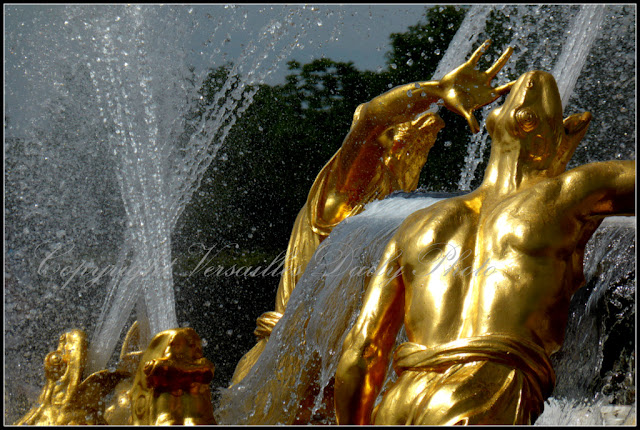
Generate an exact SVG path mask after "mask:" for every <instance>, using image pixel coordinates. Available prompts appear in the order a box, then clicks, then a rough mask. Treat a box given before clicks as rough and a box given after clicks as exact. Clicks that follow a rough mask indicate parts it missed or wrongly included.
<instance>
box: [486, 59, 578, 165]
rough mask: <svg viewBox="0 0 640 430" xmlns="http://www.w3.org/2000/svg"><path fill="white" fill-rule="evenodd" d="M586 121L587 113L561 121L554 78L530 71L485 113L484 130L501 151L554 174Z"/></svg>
mask: <svg viewBox="0 0 640 430" xmlns="http://www.w3.org/2000/svg"><path fill="white" fill-rule="evenodd" d="M590 120H591V114H589V113H588V112H585V113H584V114H576V115H571V116H570V117H568V118H566V119H565V120H563V118H562V101H561V100H560V92H559V91H558V85H557V84H556V81H555V79H554V78H553V76H552V75H551V74H550V73H547V72H542V71H532V72H527V73H525V74H523V75H522V76H520V78H518V80H517V81H516V82H515V84H514V85H513V87H512V88H511V91H510V93H509V96H508V97H507V99H506V100H505V102H504V104H503V105H502V106H500V107H498V108H496V109H494V110H493V111H492V112H491V113H490V114H489V116H488V118H487V131H488V132H489V134H490V135H491V137H492V139H493V141H494V144H497V145H500V147H501V150H502V152H503V153H504V152H505V151H509V150H514V151H519V154H520V157H519V158H520V160H521V161H523V162H524V163H525V164H528V165H530V166H531V167H532V168H534V169H537V170H546V171H548V172H549V173H550V174H552V175H555V174H558V173H560V172H562V171H564V169H565V167H566V165H567V163H568V162H569V160H570V159H571V157H572V156H573V153H574V151H575V149H576V147H577V145H578V143H579V142H580V140H581V139H582V137H583V136H584V134H585V133H586V130H587V126H588V124H589V121H590Z"/></svg>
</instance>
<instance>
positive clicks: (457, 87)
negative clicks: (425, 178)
mask: <svg viewBox="0 0 640 430" xmlns="http://www.w3.org/2000/svg"><path fill="white" fill-rule="evenodd" d="M488 44H489V41H487V42H485V44H483V45H482V46H481V47H480V48H479V49H478V51H477V52H476V53H475V54H474V56H473V57H472V58H471V59H470V60H469V61H468V62H467V63H465V65H463V66H461V67H459V68H458V69H456V70H455V71H454V72H451V73H449V74H448V75H446V76H445V77H444V78H443V79H442V80H441V81H440V82H436V81H429V82H416V83H411V84H407V85H401V86H398V87H395V88H393V89H392V90H390V91H387V92H386V93H384V94H382V95H380V96H378V97H375V98H374V99H372V100H371V101H369V102H367V103H364V104H361V105H360V106H358V108H357V109H356V111H355V114H354V116H353V122H352V123H351V129H350V130H349V133H348V134H347V136H346V138H345V140H344V142H343V143H342V147H341V148H340V149H339V150H338V151H337V152H336V153H335V154H334V156H333V157H332V158H331V160H330V161H329V162H328V163H327V164H326V165H325V166H324V167H323V169H322V170H321V171H320V173H319V174H318V177H317V178H316V180H315V182H314V183H313V186H312V187H311V190H310V191H309V196H308V197H307V202H306V204H305V205H304V207H303V208H302V210H301V211H300V213H299V214H298V217H297V218H296V221H295V224H294V226H293V232H292V233H291V238H290V239H289V245H288V248H287V253H286V256H285V261H284V271H283V274H282V277H281V278H280V284H279V286H278V291H277V294H276V306H275V311H272V312H267V313H265V314H263V315H261V316H260V317H259V318H258V328H257V329H256V331H255V332H254V333H255V335H256V336H257V338H258V343H257V344H256V345H255V346H254V347H253V349H251V350H250V351H249V352H248V353H247V354H245V356H244V357H242V359H241V360H240V361H239V362H238V365H237V366H236V370H235V373H234V375H233V378H232V381H231V384H232V385H235V384H237V383H238V382H240V381H241V380H242V379H243V378H244V377H245V376H246V375H247V373H248V372H249V370H250V369H251V368H252V366H253V365H254V364H255V363H256V361H257V360H258V358H259V357H260V354H261V353H262V351H263V350H264V348H265V346H266V342H267V339H268V337H269V335H270V334H271V331H272V330H273V327H274V326H275V324H276V323H277V322H278V320H279V319H280V317H282V314H283V313H284V311H285V308H286V306H287V302H288V301H289V297H290V296H291V292H292V291H293V289H294V288H295V285H296V283H297V282H298V280H299V279H300V277H301V276H302V274H303V273H304V270H305V268H306V266H307V264H308V263H309V261H310V260H311V257H312V256H313V253H314V252H315V251H316V248H317V247H318V246H319V245H320V243H321V242H322V241H323V240H324V239H326V238H327V237H328V236H329V233H331V231H332V230H333V228H334V227H335V226H336V225H338V224H339V223H340V222H341V221H342V220H344V219H345V218H347V217H349V216H353V215H356V214H358V213H360V212H361V211H362V210H363V209H364V206H365V205H366V204H367V203H369V202H371V201H373V200H376V199H383V198H385V197H386V196H387V195H389V194H390V193H392V192H393V191H396V190H403V191H405V192H410V191H414V190H415V189H416V187H417V186H418V180H419V178H420V171H421V170H422V167H423V166H424V164H425V162H426V161H427V156H428V154H429V150H430V149H431V148H432V147H433V145H434V143H435V140H436V136H437V134H438V131H440V130H441V129H442V128H443V127H444V122H443V121H442V119H441V118H440V117H439V116H438V115H437V114H435V113H424V112H426V111H427V110H428V109H429V107H430V106H431V105H432V104H434V103H437V102H438V101H439V100H444V103H445V106H446V107H447V108H449V109H450V110H452V111H453V112H456V113H458V114H460V115H463V116H464V117H465V118H466V119H467V121H468V122H469V126H470V127H471V130H472V132H474V133H476V132H478V131H479V126H478V122H477V121H476V119H475V117H474V116H473V114H472V112H473V111H474V110H475V109H477V108H479V107H481V106H484V105H486V104H489V103H491V102H493V101H494V100H495V99H497V98H498V97H499V96H500V95H501V94H504V93H505V92H507V91H508V90H509V88H510V84H507V85H505V86H502V87H499V88H494V87H491V85H490V81H491V79H493V77H494V76H495V75H496V74H497V73H498V72H499V71H500V69H501V68H502V67H503V66H504V64H505V63H506V62H507V60H508V58H509V56H510V55H511V53H512V49H511V48H509V49H507V51H505V53H504V54H503V55H502V56H501V57H500V59H498V61H496V63H495V64H494V65H493V66H492V67H491V69H490V70H488V71H487V72H485V73H479V72H477V71H475V70H473V66H474V65H475V64H476V63H477V61H478V59H479V58H480V55H481V54H482V52H484V50H485V49H486V47H487V46H488ZM450 92H454V93H455V96H451V95H450V94H449V93H450ZM423 113H424V114H423ZM419 114H423V115H421V116H419V117H418V118H416V116H418V115H419Z"/></svg>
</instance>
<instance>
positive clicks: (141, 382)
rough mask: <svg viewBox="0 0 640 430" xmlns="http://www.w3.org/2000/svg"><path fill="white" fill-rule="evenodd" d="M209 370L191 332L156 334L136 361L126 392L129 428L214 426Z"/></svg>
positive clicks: (211, 372)
mask: <svg viewBox="0 0 640 430" xmlns="http://www.w3.org/2000/svg"><path fill="white" fill-rule="evenodd" d="M213 370H214V367H213V364H211V362H210V361H209V360H207V359H206V358H205V357H203V355H202V342H201V341H200V337H199V336H198V335H197V333H196V332H195V331H194V330H193V329H191V328H180V329H173V330H165V331H163V332H160V333H158V334H157V335H155V336H154V338H153V339H152V340H151V343H150V344H149V347H148V348H147V349H146V350H145V351H144V353H143V354H142V356H141V357H140V364H139V366H138V370H137V372H136V375H135V377H134V380H133V384H132V387H131V389H130V391H129V397H128V399H129V402H128V403H129V404H130V408H131V423H130V424H134V425H195V424H215V419H214V417H213V405H212V403H211V389H210V387H209V384H210V383H211V380H212V379H213Z"/></svg>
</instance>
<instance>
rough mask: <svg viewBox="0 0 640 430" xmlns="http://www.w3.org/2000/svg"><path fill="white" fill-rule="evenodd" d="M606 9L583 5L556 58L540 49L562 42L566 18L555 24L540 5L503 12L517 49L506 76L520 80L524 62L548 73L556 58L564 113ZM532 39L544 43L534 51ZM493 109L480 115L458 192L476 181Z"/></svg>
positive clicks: (600, 6)
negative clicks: (535, 22) (533, 20)
mask: <svg viewBox="0 0 640 430" xmlns="http://www.w3.org/2000/svg"><path fill="white" fill-rule="evenodd" d="M524 8H530V10H527V11H526V13H525V14H523V13H522V9H524ZM604 9H605V7H604V5H583V6H582V7H581V9H580V12H579V13H578V14H577V15H576V16H575V18H573V22H572V23H571V27H570V30H568V31H566V40H565V42H564V44H562V51H561V52H560V54H559V55H557V57H556V55H554V50H551V49H541V48H543V47H545V46H547V47H548V41H549V40H556V41H557V40H562V39H563V38H562V36H563V34H562V33H564V31H563V29H564V26H565V25H566V19H567V17H557V18H556V19H555V23H554V22H553V21H554V19H553V17H554V15H552V14H549V13H543V10H542V6H540V5H537V6H521V7H519V8H518V9H516V10H515V11H509V10H507V11H504V10H503V12H505V13H507V14H508V15H509V17H510V21H509V26H510V27H509V28H510V29H512V30H514V32H513V34H514V35H513V38H512V40H511V41H510V42H509V46H512V47H513V48H514V54H513V55H512V56H511V59H510V60H509V62H508V63H507V65H506V66H505V69H504V74H507V75H508V74H510V75H512V76H514V75H515V76H517V74H516V73H515V70H516V68H517V67H522V63H523V62H526V64H527V66H528V67H527V70H532V69H534V68H540V69H541V70H548V69H549V64H550V63H551V62H552V61H553V58H554V57H556V59H555V66H554V68H553V71H552V72H551V74H552V75H553V76H554V77H555V79H556V82H557V84H558V90H559V91H560V96H561V100H562V107H563V109H564V108H565V107H566V106H567V104H568V102H569V99H570V97H571V94H572V93H573V89H574V87H575V85H576V82H577V79H578V76H580V73H581V72H582V69H583V67H584V64H585V61H586V58H587V54H588V53H589V51H590V49H591V46H592V45H593V42H594V41H595V40H596V39H597V37H598V36H599V35H600V22H601V21H602V19H603V16H604ZM517 11H519V12H520V13H518V12H517ZM531 16H533V17H535V18H536V19H539V22H538V23H537V24H536V25H535V26H533V25H531V22H530V21H529V19H527V18H528V17H531ZM563 18H564V19H563ZM548 21H551V22H548ZM534 33H541V34H534ZM529 38H533V39H534V40H535V39H538V38H540V39H541V41H542V42H543V43H539V44H538V45H537V46H536V45H534V48H532V46H531V43H530V42H529ZM521 72H522V71H521ZM493 107H494V106H493V105H489V106H485V107H484V108H483V109H482V111H481V112H480V115H481V117H482V122H481V126H480V129H481V130H482V132H481V133H478V134H475V135H473V136H472V137H471V139H470V141H469V145H468V146H467V156H466V157H465V163H466V166H465V167H464V168H463V170H462V171H461V172H460V180H459V181H458V189H460V190H470V189H471V182H472V181H473V180H474V179H475V177H476V170H477V168H478V166H479V165H480V164H481V163H482V161H483V158H484V153H485V150H486V148H487V144H488V141H489V133H487V131H486V129H485V120H486V118H487V116H488V113H489V112H490V111H491V110H492V109H493Z"/></svg>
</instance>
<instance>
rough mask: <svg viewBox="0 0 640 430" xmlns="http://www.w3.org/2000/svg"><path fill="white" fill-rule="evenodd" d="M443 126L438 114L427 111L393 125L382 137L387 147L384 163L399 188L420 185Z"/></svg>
mask: <svg viewBox="0 0 640 430" xmlns="http://www.w3.org/2000/svg"><path fill="white" fill-rule="evenodd" d="M443 127H444V122H443V121H442V119H441V118H440V117H439V116H438V115H435V114H425V115H422V116H421V117H419V118H417V119H415V120H413V121H407V122H404V123H401V124H396V125H394V126H391V127H389V128H388V129H386V130H385V131H384V133H383V134H382V136H381V137H380V138H379V139H378V140H379V142H380V143H381V144H382V145H383V147H384V149H385V152H384V155H383V159H384V164H385V166H386V167H387V169H388V171H389V173H390V175H391V176H392V177H393V180H394V182H395V183H396V185H397V187H398V188H400V189H402V190H403V191H406V192H410V191H413V190H414V189H415V188H416V186H417V185H418V180H419V178H420V171H421V170H422V167H423V166H424V163H425V162H426V161H427V156H428V155H429V150H430V149H431V148H432V147H433V145H434V143H435V141H436V136H437V134H438V131H440V130H441V129H442V128H443Z"/></svg>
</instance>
